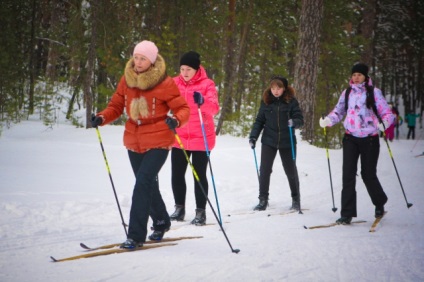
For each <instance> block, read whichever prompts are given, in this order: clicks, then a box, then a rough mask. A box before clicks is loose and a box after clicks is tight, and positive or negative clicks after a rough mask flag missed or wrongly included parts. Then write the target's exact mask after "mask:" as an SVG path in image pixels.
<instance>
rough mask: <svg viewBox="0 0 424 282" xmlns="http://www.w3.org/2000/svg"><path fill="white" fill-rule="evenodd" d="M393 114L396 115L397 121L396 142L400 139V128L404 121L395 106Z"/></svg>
mask: <svg viewBox="0 0 424 282" xmlns="http://www.w3.org/2000/svg"><path fill="white" fill-rule="evenodd" d="M392 112H393V113H394V114H395V115H396V121H395V138H396V140H398V139H399V127H400V126H401V125H402V123H403V119H402V117H401V116H400V114H399V110H398V108H397V107H396V106H393V108H392Z"/></svg>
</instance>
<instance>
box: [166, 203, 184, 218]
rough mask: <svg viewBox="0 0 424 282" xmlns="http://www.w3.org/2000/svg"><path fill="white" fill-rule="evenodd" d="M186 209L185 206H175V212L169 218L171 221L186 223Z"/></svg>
mask: <svg viewBox="0 0 424 282" xmlns="http://www.w3.org/2000/svg"><path fill="white" fill-rule="evenodd" d="M184 217H185V207H184V206H183V205H175V211H174V213H173V214H171V215H170V216H169V219H171V220H176V221H184Z"/></svg>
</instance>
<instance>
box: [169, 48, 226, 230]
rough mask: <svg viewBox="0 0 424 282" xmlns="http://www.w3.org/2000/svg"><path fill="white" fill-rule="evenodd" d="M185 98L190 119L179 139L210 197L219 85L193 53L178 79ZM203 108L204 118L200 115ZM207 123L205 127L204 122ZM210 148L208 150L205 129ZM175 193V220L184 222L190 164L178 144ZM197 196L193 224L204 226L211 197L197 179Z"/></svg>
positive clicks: (174, 153) (180, 130) (174, 162)
mask: <svg viewBox="0 0 424 282" xmlns="http://www.w3.org/2000/svg"><path fill="white" fill-rule="evenodd" d="M174 81H175V83H176V84H177V86H178V88H179V90H180V93H181V96H182V97H183V98H184V99H185V100H186V101H187V103H188V105H189V106H190V119H189V121H188V123H187V125H186V126H184V127H182V128H178V129H177V133H178V136H179V137H180V139H181V142H182V144H183V146H184V149H185V150H186V153H187V155H188V156H189V157H191V158H192V164H193V167H194V170H195V171H196V173H197V175H198V177H199V180H200V183H201V184H202V187H203V189H204V192H205V193H206V195H207V194H208V179H207V176H206V172H207V167H208V161H209V159H208V154H207V153H206V149H208V150H209V151H212V149H213V148H214V147H215V139H216V135H215V124H214V116H215V115H216V114H217V113H218V112H219V102H218V92H217V90H216V86H215V82H214V81H213V80H212V79H210V78H209V77H208V75H207V73H206V71H205V69H204V68H203V66H202V65H201V61H200V55H199V54H198V53H197V52H194V51H190V52H187V53H185V54H184V55H182V57H181V59H180V74H179V75H178V76H176V77H174ZM199 108H200V113H201V117H200V116H199ZM201 118H202V120H203V124H202V120H201ZM202 127H203V128H204V130H205V135H206V136H205V137H206V142H207V145H208V148H206V144H205V140H204V136H203V130H202ZM171 165H172V176H171V178H172V192H173V194H174V201H175V212H174V213H173V214H171V216H170V218H171V220H176V221H182V220H184V217H185V204H186V194H187V185H186V180H185V175H186V171H187V166H188V162H187V159H186V157H185V155H184V152H183V150H182V149H181V147H180V145H179V144H178V142H175V143H174V146H173V148H172V152H171ZM194 196H195V198H196V211H195V212H196V216H195V217H194V219H193V220H192V221H191V224H194V225H197V226H201V225H205V224H206V204H207V198H206V197H205V195H204V193H203V192H202V188H201V187H200V185H199V183H198V182H197V181H196V179H195V178H194Z"/></svg>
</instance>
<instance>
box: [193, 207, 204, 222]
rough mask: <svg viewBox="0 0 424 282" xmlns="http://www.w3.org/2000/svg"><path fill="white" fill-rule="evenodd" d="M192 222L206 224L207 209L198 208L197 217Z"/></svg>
mask: <svg viewBox="0 0 424 282" xmlns="http://www.w3.org/2000/svg"><path fill="white" fill-rule="evenodd" d="M191 224H194V225H197V226H202V225H205V224H206V211H205V209H196V217H195V218H194V219H193V220H192V221H191Z"/></svg>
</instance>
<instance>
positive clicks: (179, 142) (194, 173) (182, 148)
mask: <svg viewBox="0 0 424 282" xmlns="http://www.w3.org/2000/svg"><path fill="white" fill-rule="evenodd" d="M172 131H173V132H174V135H175V139H176V140H177V142H178V144H179V145H180V148H181V150H183V153H184V156H185V157H186V160H187V163H188V164H189V165H190V168H191V170H192V172H193V175H194V178H195V179H196V181H197V183H199V187H200V189H201V190H202V193H203V195H204V196H205V198H206V200H207V201H208V204H209V206H210V208H211V210H212V212H213V215H214V216H215V218H216V221H218V224H219V227H221V230H222V234H224V237H225V239H226V240H227V243H228V245H229V246H230V249H231V251H232V252H233V253H236V254H238V253H239V252H240V249H233V247H232V246H231V243H230V240H229V239H228V237H227V234H226V233H225V230H224V228H223V227H222V223H221V222H220V221H219V218H218V216H217V214H216V212H215V209H214V208H213V206H212V204H211V201H210V200H209V197H208V195H207V194H206V192H205V189H204V188H203V185H202V183H201V182H200V179H199V176H198V175H197V172H196V170H195V169H194V166H193V164H192V163H191V161H190V158H189V156H188V155H187V151H186V150H185V149H184V146H183V143H182V142H181V139H180V136H178V134H177V131H176V130H175V128H174V129H172Z"/></svg>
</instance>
